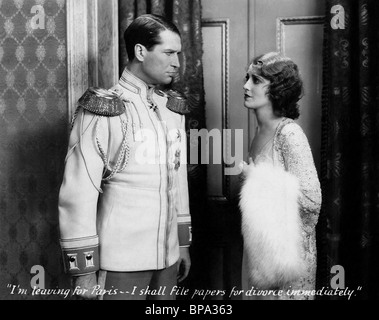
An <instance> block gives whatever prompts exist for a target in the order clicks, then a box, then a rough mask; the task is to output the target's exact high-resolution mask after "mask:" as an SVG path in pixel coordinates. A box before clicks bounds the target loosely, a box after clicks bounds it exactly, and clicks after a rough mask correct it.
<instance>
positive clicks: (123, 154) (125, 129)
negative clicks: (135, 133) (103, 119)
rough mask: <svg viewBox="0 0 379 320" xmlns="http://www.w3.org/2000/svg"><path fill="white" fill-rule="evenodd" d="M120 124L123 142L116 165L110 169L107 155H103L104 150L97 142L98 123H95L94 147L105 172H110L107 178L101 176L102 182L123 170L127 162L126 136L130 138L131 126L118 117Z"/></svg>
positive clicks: (128, 153) (128, 148) (128, 149)
mask: <svg viewBox="0 0 379 320" xmlns="http://www.w3.org/2000/svg"><path fill="white" fill-rule="evenodd" d="M120 122H121V128H122V133H123V141H122V144H121V148H120V151H119V154H118V157H117V161H116V164H115V166H114V167H113V168H111V167H110V165H109V159H108V157H107V155H106V154H105V152H104V149H103V148H102V146H101V143H100V140H99V121H98V122H97V123H96V145H97V147H98V150H99V152H100V155H101V158H102V160H103V163H104V166H105V167H106V170H108V171H110V174H109V175H108V176H105V175H104V176H103V180H110V179H112V178H113V176H114V175H115V174H116V173H118V172H121V171H123V170H125V168H126V165H127V164H128V162H129V158H130V147H129V145H128V136H130V131H131V126H130V125H129V121H125V120H123V119H121V117H120ZM120 167H121V168H120ZM106 170H105V171H106Z"/></svg>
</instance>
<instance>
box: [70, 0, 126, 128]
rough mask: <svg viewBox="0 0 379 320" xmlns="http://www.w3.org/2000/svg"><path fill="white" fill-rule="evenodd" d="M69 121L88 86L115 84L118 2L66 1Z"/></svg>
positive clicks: (117, 75)
mask: <svg viewBox="0 0 379 320" xmlns="http://www.w3.org/2000/svg"><path fill="white" fill-rule="evenodd" d="M66 22H67V81H68V121H69V122H70V121H71V119H72V115H73V114H74V112H75V109H76V104H77V101H78V99H79V98H80V97H81V95H82V94H83V93H84V92H85V91H86V90H87V89H88V87H89V86H102V87H105V88H109V87H111V86H113V85H114V84H115V83H117V81H118V78H119V67H118V65H119V64H118V59H119V57H118V0H91V1H88V0H67V2H66Z"/></svg>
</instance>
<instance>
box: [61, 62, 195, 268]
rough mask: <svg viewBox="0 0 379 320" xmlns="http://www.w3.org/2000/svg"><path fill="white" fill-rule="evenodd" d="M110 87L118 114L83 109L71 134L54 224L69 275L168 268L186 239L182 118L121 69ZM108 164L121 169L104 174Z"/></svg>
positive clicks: (187, 221)
mask: <svg viewBox="0 0 379 320" xmlns="http://www.w3.org/2000/svg"><path fill="white" fill-rule="evenodd" d="M112 90H113V91H115V92H116V93H117V95H118V96H119V97H120V98H121V99H122V100H123V101H124V105H125V113H124V114H122V115H120V116H114V117H105V116H98V115H96V114H94V113H92V112H89V111H87V110H85V109H82V110H80V112H79V114H78V116H77V118H76V121H75V124H74V127H73V130H72V133H71V137H70V144H69V152H68V155H67V158H66V167H65V173H64V180H63V183H62V186H61V190H60V195H59V222H60V231H61V246H62V250H63V259H64V260H65V266H66V270H67V272H69V273H72V274H86V273H89V272H95V271H97V270H98V268H99V267H100V268H101V269H103V270H108V271H141V270H158V269H163V268H167V267H169V266H171V265H173V264H174V263H175V262H176V261H177V260H178V258H179V245H180V246H189V245H190V242H191V232H190V229H191V227H190V214H189V203H188V185H187V170H186V165H185V163H186V133H185V118H184V115H181V114H178V113H175V112H172V111H170V110H169V109H168V108H167V107H166V105H167V97H166V96H164V95H160V94H157V93H156V92H155V90H154V88H149V87H148V86H147V85H146V83H144V82H143V81H142V80H140V79H138V78H137V77H135V76H134V75H133V74H131V73H130V72H129V71H128V70H126V69H125V71H124V72H123V75H122V77H121V79H120V81H119V83H118V84H117V85H116V86H115V87H114V88H112ZM122 146H124V148H123V147H122ZM122 149H123V150H125V156H124V157H121V158H120V157H119V154H120V150H122ZM118 159H119V160H122V161H118V162H117V160H118ZM120 162H122V165H121V163H120ZM108 163H109V165H108V168H109V170H111V169H112V168H114V167H115V166H116V167H117V168H119V169H120V170H119V171H120V172H116V173H114V175H113V174H112V176H111V178H110V179H104V178H105V177H106V176H107V175H108V176H109V170H108V172H106V173H104V166H107V164H108ZM98 253H99V262H98V261H97V260H98V256H97V254H98Z"/></svg>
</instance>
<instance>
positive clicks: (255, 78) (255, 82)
mask: <svg viewBox="0 0 379 320" xmlns="http://www.w3.org/2000/svg"><path fill="white" fill-rule="evenodd" d="M252 78H253V82H254V84H258V83H260V80H259V79H258V78H257V77H254V76H253V77H252Z"/></svg>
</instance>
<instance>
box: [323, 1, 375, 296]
mask: <svg viewBox="0 0 379 320" xmlns="http://www.w3.org/2000/svg"><path fill="white" fill-rule="evenodd" d="M326 18H327V19H326V26H325V47H324V89H323V114H322V117H323V138H322V140H323V142H322V143H323V151H322V163H323V165H322V188H323V208H322V214H321V217H325V218H326V221H327V223H326V224H325V225H324V228H323V230H321V231H322V232H323V234H324V235H325V237H324V239H325V241H326V242H327V247H328V252H327V259H326V261H325V262H326V263H325V264H324V265H323V267H324V270H323V272H324V276H325V277H324V278H325V279H327V280H326V281H325V283H323V284H324V285H326V286H330V282H328V281H329V280H330V277H333V276H334V274H330V268H331V267H332V266H333V265H341V266H343V267H344V269H345V286H346V287H349V289H354V290H356V291H355V294H356V296H353V297H352V298H355V299H364V300H366V299H378V298H379V293H378V292H379V291H378V288H379V279H378V270H379V243H378V239H379V177H378V175H379V131H378V130H379V129H378V127H379V58H378V57H379V1H377V0H338V1H337V0H327V1H326ZM321 221H323V220H322V219H321ZM321 269H322V268H321Z"/></svg>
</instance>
